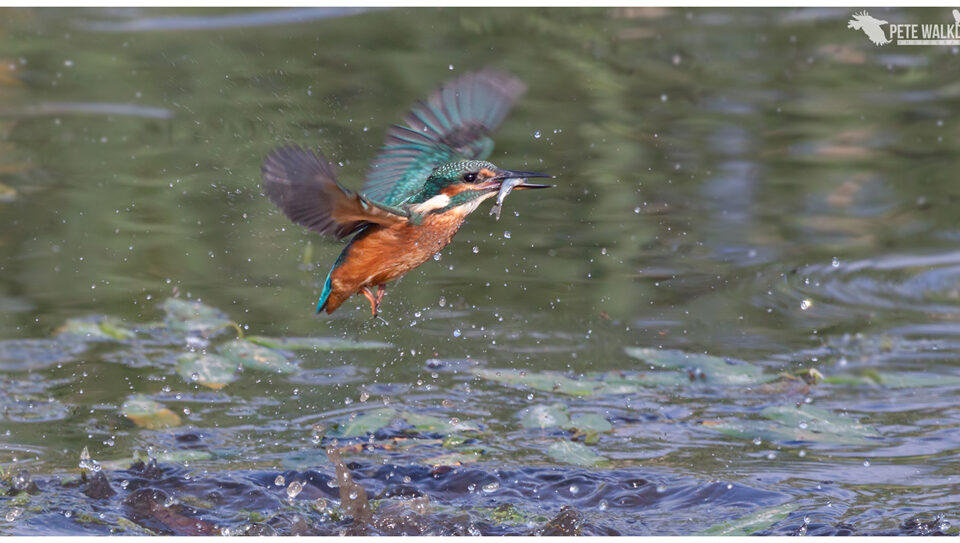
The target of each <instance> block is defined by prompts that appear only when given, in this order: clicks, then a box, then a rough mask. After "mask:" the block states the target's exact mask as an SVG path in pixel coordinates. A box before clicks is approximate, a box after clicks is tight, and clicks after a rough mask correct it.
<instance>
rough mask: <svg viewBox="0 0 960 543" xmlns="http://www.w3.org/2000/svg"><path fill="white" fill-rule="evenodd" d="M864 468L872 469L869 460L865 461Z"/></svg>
mask: <svg viewBox="0 0 960 543" xmlns="http://www.w3.org/2000/svg"><path fill="white" fill-rule="evenodd" d="M863 467H865V468H869V467H870V461H869V460H864V461H863Z"/></svg>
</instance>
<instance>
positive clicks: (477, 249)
mask: <svg viewBox="0 0 960 543" xmlns="http://www.w3.org/2000/svg"><path fill="white" fill-rule="evenodd" d="M479 252H480V247H477V246H476V245H474V246H473V254H477V253H479Z"/></svg>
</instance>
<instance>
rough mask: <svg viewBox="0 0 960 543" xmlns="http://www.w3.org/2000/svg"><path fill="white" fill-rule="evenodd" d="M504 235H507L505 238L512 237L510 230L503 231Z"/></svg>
mask: <svg viewBox="0 0 960 543" xmlns="http://www.w3.org/2000/svg"><path fill="white" fill-rule="evenodd" d="M503 237H505V238H507V239H510V231H509V230H507V231H506V232H504V233H503Z"/></svg>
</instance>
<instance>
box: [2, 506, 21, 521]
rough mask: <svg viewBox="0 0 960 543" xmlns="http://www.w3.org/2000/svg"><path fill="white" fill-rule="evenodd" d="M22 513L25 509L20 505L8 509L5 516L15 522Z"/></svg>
mask: <svg viewBox="0 0 960 543" xmlns="http://www.w3.org/2000/svg"><path fill="white" fill-rule="evenodd" d="M21 513H23V509H20V508H19V507H14V508H13V509H11V510H9V511H7V514H6V517H4V518H6V519H7V522H13V521H15V520H17V517H19V516H20V514H21Z"/></svg>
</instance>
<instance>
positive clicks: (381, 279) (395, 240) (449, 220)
mask: <svg viewBox="0 0 960 543" xmlns="http://www.w3.org/2000/svg"><path fill="white" fill-rule="evenodd" d="M464 218H465V217H463V216H459V214H456V213H445V214H443V215H440V214H435V215H428V216H427V217H426V218H425V219H424V221H423V223H422V224H420V225H411V224H409V223H407V222H404V223H400V224H395V225H392V226H384V227H382V226H373V227H371V229H370V230H368V232H369V233H364V234H361V237H360V238H358V239H357V240H356V241H354V242H353V244H352V245H351V246H350V250H349V252H348V253H347V255H346V258H345V259H344V261H343V263H342V264H341V265H340V266H339V267H337V268H336V269H335V270H333V273H332V274H331V276H330V281H331V285H332V287H333V289H332V293H331V294H332V296H333V297H334V298H336V299H338V300H340V299H343V300H345V299H346V298H348V297H350V295H352V294H354V293H356V292H358V291H359V290H360V289H361V288H363V287H366V286H376V285H382V284H384V283H387V282H389V281H393V280H394V279H396V278H398V277H400V276H401V275H403V274H405V273H407V272H408V271H410V270H412V269H414V268H416V267H417V266H419V265H420V264H423V263H424V262H426V261H427V260H429V259H430V257H432V256H433V255H434V254H435V253H436V252H438V251H439V250H441V249H443V248H444V247H445V246H446V245H447V244H448V243H450V240H451V239H453V236H454V234H456V233H457V230H459V229H460V226H461V225H462V224H463V219H464ZM341 303H342V300H341ZM337 305H340V304H337Z"/></svg>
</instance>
